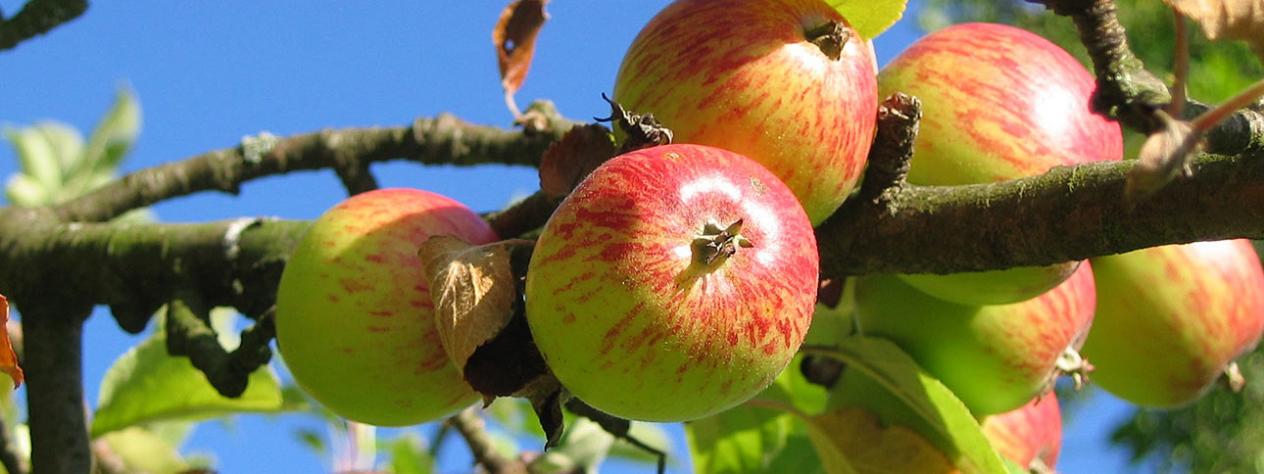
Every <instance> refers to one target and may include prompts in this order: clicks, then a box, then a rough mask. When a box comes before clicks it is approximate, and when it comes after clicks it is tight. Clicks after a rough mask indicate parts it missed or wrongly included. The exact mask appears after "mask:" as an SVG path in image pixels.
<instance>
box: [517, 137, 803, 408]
mask: <svg viewBox="0 0 1264 474" xmlns="http://www.w3.org/2000/svg"><path fill="white" fill-rule="evenodd" d="M818 264H819V262H818V254H817V249H816V240H815V237H814V236H813V233H812V226H811V224H810V223H809V221H808V218H807V215H806V214H805V213H804V212H803V208H802V207H801V206H800V205H799V202H798V200H797V199H796V198H795V197H794V194H793V193H791V192H790V190H789V189H787V188H786V186H785V185H784V184H783V183H782V182H781V181H779V180H778V179H777V177H776V176H775V175H773V174H772V173H771V172H769V171H768V170H767V169H765V168H764V167H762V166H760V165H759V164H758V163H755V162H754V161H751V160H750V159H748V158H745V157H743V156H741V155H738V154H736V153H733V152H730V151H726V150H723V149H719V148H713V147H709V146H702V145H667V146H659V147H653V148H646V149H642V150H638V151H634V152H630V153H626V154H623V155H620V156H617V157H615V158H613V159H611V160H610V161H608V162H606V163H605V164H603V165H601V166H600V167H598V168H597V169H596V170H594V171H593V172H592V174H590V175H589V176H588V177H587V178H586V179H585V180H584V181H582V182H581V183H580V185H579V186H578V187H576V188H575V190H574V191H572V192H571V194H570V195H569V196H567V197H566V199H565V200H563V201H562V203H561V205H560V206H559V207H558V208H557V211H556V212H554V214H553V215H552V217H550V218H549V221H548V223H547V224H546V225H545V227H544V229H543V230H542V231H541V233H540V237H539V240H537V242H536V244H535V250H534V252H533V254H532V256H531V262H530V264H529V266H528V269H527V277H526V286H525V296H526V313H527V322H528V324H529V326H530V328H531V334H532V336H533V337H534V339H535V343H536V345H537V346H538V347H539V349H540V353H541V354H542V355H543V356H544V359H545V361H546V362H547V364H548V366H549V368H551V369H552V371H553V373H554V375H556V376H557V378H558V380H559V381H560V382H561V383H562V385H563V386H565V387H566V388H567V389H569V391H570V392H571V393H573V394H574V395H576V396H577V397H579V398H580V399H581V400H583V401H585V402H587V403H588V404H589V405H591V406H593V407H595V408H597V409H599V410H601V411H604V412H606V413H609V414H611V415H615V416H618V417H622V418H627V419H634V420H645V421H684V420H691V419H697V418H702V417H704V416H707V415H711V414H714V413H717V412H719V411H721V410H724V409H726V408H729V407H732V406H734V405H737V404H739V403H741V402H743V401H746V400H747V399H749V398H750V397H752V396H754V395H755V394H757V393H758V392H759V391H760V390H762V389H764V388H765V387H767V386H768V385H769V384H770V383H771V382H772V381H773V379H774V378H776V377H777V374H779V373H780V372H781V371H782V369H784V368H785V367H786V365H787V364H789V362H790V359H791V358H792V357H793V356H794V354H795V352H796V351H798V349H799V346H800V344H801V343H802V342H803V339H804V336H805V334H806V333H807V330H808V326H809V325H810V324H811V321H812V311H813V307H814V305H815V303H816V292H817V285H818V272H819V270H818Z"/></svg>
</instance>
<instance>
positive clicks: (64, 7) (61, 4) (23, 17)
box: [0, 0, 88, 51]
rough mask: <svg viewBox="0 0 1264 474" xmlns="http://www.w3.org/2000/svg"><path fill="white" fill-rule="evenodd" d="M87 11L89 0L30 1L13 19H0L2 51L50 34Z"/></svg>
mask: <svg viewBox="0 0 1264 474" xmlns="http://www.w3.org/2000/svg"><path fill="white" fill-rule="evenodd" d="M87 9H88V2H87V0H30V1H28V2H26V5H23V6H22V9H21V10H19V11H18V13H17V14H16V15H13V18H9V19H7V20H6V19H4V18H0V51H4V50H6V49H13V48H14V47H16V46H17V45H18V43H21V42H23V41H26V40H28V39H31V38H34V37H36V36H39V35H42V34H44V33H48V32H49V31H51V30H52V29H53V28H56V27H57V26H58V25H61V24H63V23H66V22H69V21H70V20H73V19H75V18H78V17H79V15H82V14H83V12H84V11H86V10H87Z"/></svg>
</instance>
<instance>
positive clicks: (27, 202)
mask: <svg viewBox="0 0 1264 474" xmlns="http://www.w3.org/2000/svg"><path fill="white" fill-rule="evenodd" d="M4 192H5V197H6V198H8V200H9V204H13V205H15V206H24V207H35V206H42V205H44V204H45V203H48V202H49V201H50V199H49V194H48V191H45V190H44V186H43V185H41V184H40V183H39V182H38V181H36V180H35V179H34V178H31V176H30V175H25V174H14V175H10V176H9V182H8V184H7V185H5V188H4Z"/></svg>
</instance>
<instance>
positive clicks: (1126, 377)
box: [1084, 240, 1264, 407]
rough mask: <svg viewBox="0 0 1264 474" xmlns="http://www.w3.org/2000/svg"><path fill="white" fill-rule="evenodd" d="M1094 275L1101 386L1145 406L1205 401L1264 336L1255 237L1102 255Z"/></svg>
mask: <svg viewBox="0 0 1264 474" xmlns="http://www.w3.org/2000/svg"><path fill="white" fill-rule="evenodd" d="M1093 269H1094V270H1095V271H1096V275H1097V287H1098V289H1099V290H1100V291H1099V293H1098V294H1100V295H1101V297H1100V298H1099V299H1098V310H1097V321H1096V322H1095V323H1094V326H1093V330H1092V331H1091V332H1089V336H1088V341H1087V342H1085V344H1084V355H1085V356H1087V357H1091V358H1092V359H1091V360H1092V361H1093V366H1094V368H1095V369H1094V371H1093V382H1095V383H1097V384H1098V385H1101V386H1102V388H1105V389H1106V390H1107V391H1109V392H1111V393H1113V394H1115V395H1117V396H1119V397H1120V398H1123V399H1125V400H1128V401H1130V402H1133V403H1136V404H1138V405H1145V406H1153V407H1175V406H1179V405H1182V404H1185V403H1189V402H1191V401H1193V400H1195V399H1197V398H1198V397H1199V396H1201V395H1202V394H1203V392H1205V391H1206V390H1207V389H1208V387H1209V386H1211V384H1212V382H1214V381H1215V380H1216V378H1217V377H1218V376H1219V375H1220V374H1221V372H1222V371H1223V370H1224V369H1225V366H1226V365H1227V364H1229V363H1230V362H1232V361H1233V359H1235V358H1237V357H1238V356H1239V355H1242V354H1243V353H1245V352H1246V351H1249V350H1250V349H1251V348H1253V347H1255V345H1256V343H1257V342H1258V341H1259V339H1260V333H1261V331H1264V272H1262V271H1261V269H1260V260H1259V257H1258V256H1257V255H1256V253H1255V249H1254V248H1252V246H1251V243H1250V241H1248V240H1224V241H1219V242H1198V243H1193V244H1186V245H1168V246H1163V247H1154V248H1148V249H1143V250H1137V251H1135V252H1129V253H1126V254H1122V255H1112V256H1107V257H1099V258H1095V259H1093Z"/></svg>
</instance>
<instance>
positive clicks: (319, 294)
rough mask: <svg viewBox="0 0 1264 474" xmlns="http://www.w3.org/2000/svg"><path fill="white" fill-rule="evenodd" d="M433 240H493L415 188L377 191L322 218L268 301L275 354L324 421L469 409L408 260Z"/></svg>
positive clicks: (398, 419) (476, 222)
mask: <svg viewBox="0 0 1264 474" xmlns="http://www.w3.org/2000/svg"><path fill="white" fill-rule="evenodd" d="M434 235H453V236H456V237H460V238H462V239H465V240H468V241H469V242H471V243H487V242H491V241H494V240H496V235H495V234H494V233H493V232H492V230H491V228H490V227H489V226H488V225H487V223H485V222H484V221H483V220H482V219H481V218H479V216H478V215H477V214H475V213H474V212H472V211H470V210H469V209H468V208H466V207H465V206H463V205H461V203H458V202H456V201H453V200H452V199H449V198H446V197H444V196H440V195H438V194H434V193H431V192H427V191H422V190H416V189H381V190H377V191H370V192H366V193H362V194H359V195H356V196H354V197H351V198H349V199H347V200H345V201H343V202H342V203H340V204H338V205H337V206H335V207H334V208H332V209H330V210H328V211H326V212H325V213H324V214H323V215H322V216H320V218H319V219H317V220H316V222H315V223H313V224H312V227H311V228H310V229H309V230H308V231H307V233H306V234H305V235H304V236H303V238H302V240H301V241H300V242H299V244H298V247H297V248H296V249H295V250H294V253H293V255H292V256H291V257H290V260H289V262H288V263H287V264H286V266H285V271H284V272H283V273H282V275H281V283H280V287H279V289H278V290H277V303H276V304H277V306H276V338H277V346H278V347H279V348H280V351H281V355H282V357H283V358H284V360H285V363H286V366H288V367H289V369H290V372H291V373H292V374H293V375H294V380H295V382H297V383H298V385H299V386H300V387H302V388H303V390H304V391H305V392H307V393H308V394H310V395H311V396H312V397H313V398H315V399H316V400H317V401H319V402H320V403H321V404H323V405H325V406H326V407H328V408H329V409H330V410H331V411H333V412H334V413H336V414H338V415H340V416H343V417H345V418H347V419H350V420H354V421H358V422H361V423H367V424H373V425H383V426H403V425H412V424H417V423H421V422H425V421H429V420H434V419H437V418H440V417H442V416H444V415H447V414H450V413H453V412H455V411H456V410H459V409H460V408H462V407H464V406H467V405H469V404H470V403H472V402H473V401H475V400H477V399H478V396H477V395H476V394H475V393H474V391H473V390H472V389H471V388H469V386H468V385H467V384H466V383H465V381H464V380H463V379H462V378H461V374H460V373H459V372H458V370H457V368H456V367H455V366H454V365H453V364H452V363H451V362H450V361H449V359H448V355H447V353H446V352H444V350H443V346H442V345H441V344H440V341H439V334H438V332H437V329H436V328H435V319H434V318H435V317H434V311H433V304H432V302H431V298H430V293H429V290H428V288H427V286H428V285H427V280H426V278H425V277H424V275H423V274H422V267H421V260H420V258H419V257H418V256H417V250H418V249H419V248H420V247H421V244H422V242H425V241H426V239H428V238H429V237H431V236H434Z"/></svg>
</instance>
